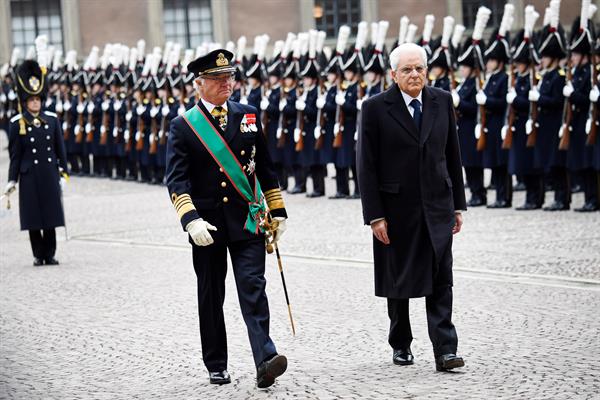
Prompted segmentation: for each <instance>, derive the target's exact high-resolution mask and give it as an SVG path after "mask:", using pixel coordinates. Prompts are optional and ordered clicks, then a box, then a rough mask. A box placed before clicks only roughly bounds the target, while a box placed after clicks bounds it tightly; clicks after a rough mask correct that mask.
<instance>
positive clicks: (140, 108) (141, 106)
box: [135, 104, 146, 115]
mask: <svg viewBox="0 0 600 400" xmlns="http://www.w3.org/2000/svg"><path fill="white" fill-rule="evenodd" d="M144 111H146V107H144V106H143V105H141V104H140V105H138V106H137V107H136V108H135V112H136V113H137V115H142V114H143V113H144Z"/></svg>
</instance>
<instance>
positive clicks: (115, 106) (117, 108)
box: [113, 100, 123, 111]
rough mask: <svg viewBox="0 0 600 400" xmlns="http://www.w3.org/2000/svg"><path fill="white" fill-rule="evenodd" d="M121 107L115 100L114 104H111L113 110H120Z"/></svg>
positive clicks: (121, 103)
mask: <svg viewBox="0 0 600 400" xmlns="http://www.w3.org/2000/svg"><path fill="white" fill-rule="evenodd" d="M121 105H123V102H122V101H121V100H115V102H114V103H113V110H115V111H119V110H120V109H121Z"/></svg>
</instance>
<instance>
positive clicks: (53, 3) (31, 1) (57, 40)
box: [10, 0, 63, 52]
mask: <svg viewBox="0 0 600 400" xmlns="http://www.w3.org/2000/svg"><path fill="white" fill-rule="evenodd" d="M10 14H11V24H12V40H13V46H14V47H19V48H21V50H23V51H25V52H26V51H27V49H28V48H29V46H34V45H35V43H34V41H35V38H36V37H37V36H38V35H47V36H48V45H52V46H54V47H55V48H56V49H61V50H62V48H63V33H62V20H61V14H60V0H11V1H10Z"/></svg>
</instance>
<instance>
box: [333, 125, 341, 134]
mask: <svg viewBox="0 0 600 400" xmlns="http://www.w3.org/2000/svg"><path fill="white" fill-rule="evenodd" d="M340 130H341V126H340V123H339V122H336V123H335V124H334V125H333V134H334V135H335V136H337V135H338V133H340Z"/></svg>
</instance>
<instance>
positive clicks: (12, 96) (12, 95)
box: [8, 89, 17, 101]
mask: <svg viewBox="0 0 600 400" xmlns="http://www.w3.org/2000/svg"><path fill="white" fill-rule="evenodd" d="M16 98H17V94H16V93H15V91H14V90H12V89H11V90H10V92H8V99H9V100H10V101H13V100H14V99H16Z"/></svg>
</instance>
